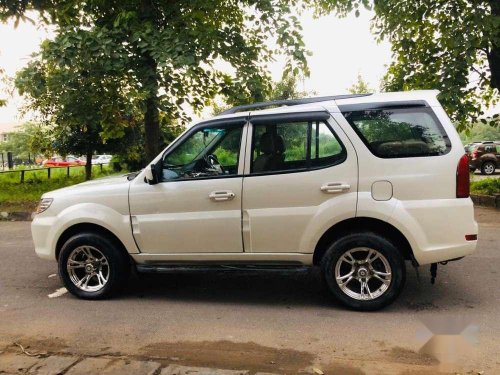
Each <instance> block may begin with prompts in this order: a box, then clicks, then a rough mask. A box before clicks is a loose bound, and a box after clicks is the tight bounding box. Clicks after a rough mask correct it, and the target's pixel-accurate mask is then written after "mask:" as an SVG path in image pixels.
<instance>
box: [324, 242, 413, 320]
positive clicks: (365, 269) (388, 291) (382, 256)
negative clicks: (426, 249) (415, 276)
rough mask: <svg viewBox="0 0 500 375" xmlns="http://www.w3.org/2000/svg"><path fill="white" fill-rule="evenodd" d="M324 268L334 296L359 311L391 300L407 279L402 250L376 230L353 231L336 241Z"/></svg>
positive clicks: (382, 305)
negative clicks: (375, 231)
mask: <svg viewBox="0 0 500 375" xmlns="http://www.w3.org/2000/svg"><path fill="white" fill-rule="evenodd" d="M321 268H322V272H323V275H324V277H325V281H326V283H327V285H328V287H329V289H330V291H331V292H332V294H333V295H334V297H335V298H336V299H337V300H339V301H340V302H341V303H342V304H344V305H346V306H348V307H350V308H352V309H354V310H359V311H372V310H378V309H380V308H382V307H385V306H387V305H389V304H390V303H392V302H393V301H394V300H395V299H396V297H397V296H398V295H399V293H400V292H401V290H402V289H403V286H404V283H405V278H406V268H405V264H404V259H403V257H402V255H401V253H400V251H399V250H398V249H397V248H396V247H395V246H394V245H393V244H392V243H391V242H390V241H388V240H387V239H385V238H383V237H381V236H379V235H377V234H375V233H357V234H350V235H347V236H345V237H343V238H341V239H340V240H338V241H336V242H335V243H333V244H332V245H331V246H330V248H329V249H328V250H327V251H326V253H325V256H324V257H323V259H322V262H321Z"/></svg>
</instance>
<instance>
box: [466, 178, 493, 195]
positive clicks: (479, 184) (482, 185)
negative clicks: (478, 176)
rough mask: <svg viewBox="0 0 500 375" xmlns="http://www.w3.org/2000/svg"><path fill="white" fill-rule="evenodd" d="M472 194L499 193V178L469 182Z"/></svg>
mask: <svg viewBox="0 0 500 375" xmlns="http://www.w3.org/2000/svg"><path fill="white" fill-rule="evenodd" d="M470 192H471V193H472V194H482V195H495V194H500V178H485V179H483V180H479V181H472V182H471V183H470Z"/></svg>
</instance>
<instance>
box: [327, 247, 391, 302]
mask: <svg viewBox="0 0 500 375" xmlns="http://www.w3.org/2000/svg"><path fill="white" fill-rule="evenodd" d="M335 280H336V282H337V285H338V286H339V288H340V289H341V290H342V291H343V292H344V293H345V294H347V295H348V296H349V297H351V298H354V299H356V300H363V301H367V300H374V299H375V298H378V297H380V296H381V295H382V294H384V293H385V292H386V290H387V289H388V288H389V286H390V285H391V280H392V273H391V266H390V264H389V261H388V260H387V259H386V258H385V257H384V256H383V255H382V254H381V253H380V252H378V251H377V250H374V249H370V248H368V247H357V248H354V249H351V250H349V251H346V252H345V253H344V254H343V255H342V256H341V257H340V258H339V259H338V260H337V263H336V265H335Z"/></svg>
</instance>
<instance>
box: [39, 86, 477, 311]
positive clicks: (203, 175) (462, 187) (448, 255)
mask: <svg viewBox="0 0 500 375" xmlns="http://www.w3.org/2000/svg"><path fill="white" fill-rule="evenodd" d="M436 94H437V92H436V91H415V92H403V93H384V94H373V95H343V96H334V97H322V98H308V99H297V100H289V101H278V102H269V103H257V104H255V105H249V106H241V107H236V108H233V109H231V110H229V111H226V112H224V113H223V114H221V115H220V116H217V117H215V118H213V119H211V120H209V121H204V122H201V123H198V124H196V125H194V126H192V127H190V128H189V129H188V130H186V131H185V132H184V134H182V135H181V136H180V137H179V138H178V139H177V140H175V141H174V142H173V143H172V144H171V145H170V146H168V147H167V148H166V149H165V150H164V151H163V152H162V153H161V154H160V155H158V157H157V158H156V159H155V160H153V162H152V163H151V165H150V166H149V167H147V168H146V169H144V170H143V171H141V172H139V173H136V174H130V175H128V176H122V177H116V178H106V179H101V180H95V181H92V182H87V183H83V184H80V185H76V186H72V187H69V188H64V189H61V190H57V191H53V192H50V193H47V194H45V195H44V196H43V197H42V200H41V202H40V205H39V208H38V214H37V215H36V216H35V218H34V220H33V224H32V232H33V238H34V242H35V251H36V253H37V254H38V255H39V256H40V257H42V258H46V259H52V260H57V261H58V262H59V273H60V276H61V279H62V281H63V282H64V285H65V286H66V288H67V289H68V290H69V291H70V292H71V293H73V294H74V295H76V296H78V297H81V298H86V299H98V298H104V297H107V296H109V295H111V294H112V292H115V291H116V290H117V289H118V288H119V287H120V286H122V285H123V284H124V282H125V280H126V278H127V276H128V274H129V271H130V270H131V269H132V267H135V268H136V270H137V271H138V272H162V271H171V270H175V269H182V270H185V269H196V268H197V267H198V268H203V269H207V268H210V269H221V268H224V269H228V268H231V269H264V268H265V269H280V270H281V269H284V268H297V267H309V266H320V267H321V269H322V273H323V275H324V278H325V281H326V283H327V285H328V287H329V289H330V290H331V292H332V294H333V295H334V296H335V297H336V298H337V299H338V300H340V301H341V302H342V303H344V304H345V305H347V306H349V307H351V308H354V309H358V310H375V309H378V308H381V307H383V306H385V305H387V304H389V303H391V302H392V301H393V300H394V299H395V298H396V297H397V295H398V294H399V293H400V292H401V289H402V288H403V285H404V282H405V272H406V271H405V262H404V261H405V260H408V261H411V262H412V263H413V265H414V266H418V265H426V264H432V265H433V266H432V267H431V269H432V268H434V271H435V265H436V264H437V263H438V262H445V261H449V260H453V259H457V258H461V257H463V256H465V255H467V254H470V253H472V252H473V251H474V250H475V248H476V242H477V229H478V228H477V224H476V222H475V221H474V215H473V205H472V201H471V199H470V198H469V171H468V160H467V156H465V155H464V152H463V147H462V143H461V142H460V139H459V137H458V135H457V132H456V131H455V129H454V127H453V125H452V123H451V122H450V120H449V118H448V117H447V115H446V114H445V112H444V110H443V108H442V107H441V105H440V104H439V102H438V101H437V99H436ZM266 107H273V108H272V109H263V108H266Z"/></svg>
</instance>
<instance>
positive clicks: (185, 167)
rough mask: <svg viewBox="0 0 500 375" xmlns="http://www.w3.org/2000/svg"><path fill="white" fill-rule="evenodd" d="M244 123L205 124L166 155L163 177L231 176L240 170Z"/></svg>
mask: <svg viewBox="0 0 500 375" xmlns="http://www.w3.org/2000/svg"><path fill="white" fill-rule="evenodd" d="M241 132H242V127H241V126H238V127H235V126H232V127H226V128H224V127H221V128H204V129H200V130H198V131H196V132H195V133H192V134H191V135H190V136H189V137H188V138H187V139H185V140H184V141H183V142H182V143H181V144H180V145H178V146H177V147H176V148H175V149H174V150H173V151H171V152H169V153H168V154H167V155H166V156H165V157H164V159H163V180H164V181H167V180H177V179H187V178H188V179H189V178H204V177H221V176H231V175H236V174H237V173H238V157H239V152H240V142H241Z"/></svg>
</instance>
